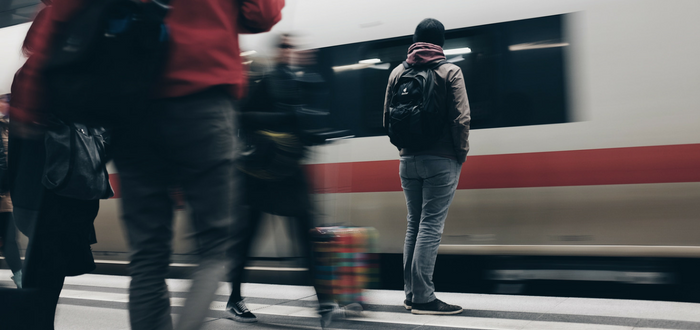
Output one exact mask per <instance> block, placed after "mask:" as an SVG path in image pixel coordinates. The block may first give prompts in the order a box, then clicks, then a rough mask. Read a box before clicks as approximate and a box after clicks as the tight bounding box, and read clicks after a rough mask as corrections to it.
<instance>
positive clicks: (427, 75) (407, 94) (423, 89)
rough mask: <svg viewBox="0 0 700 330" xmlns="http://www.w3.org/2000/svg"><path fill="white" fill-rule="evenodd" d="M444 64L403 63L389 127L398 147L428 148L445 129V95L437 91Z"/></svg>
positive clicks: (392, 140) (392, 104) (388, 132)
mask: <svg viewBox="0 0 700 330" xmlns="http://www.w3.org/2000/svg"><path fill="white" fill-rule="evenodd" d="M445 63H447V61H444V60H443V61H439V62H437V63H429V64H427V65H421V66H411V65H409V64H408V63H407V62H405V61H404V62H403V66H404V68H405V70H404V71H403V73H401V76H399V78H398V79H397V81H396V84H395V85H394V86H392V87H391V98H390V101H389V118H388V123H387V126H386V127H387V134H388V135H389V138H390V140H391V143H392V144H393V145H395V146H396V147H397V148H399V149H402V148H410V149H413V150H421V149H426V148H429V147H430V146H432V145H433V144H435V143H436V142H437V140H438V139H439V138H440V136H441V135H442V133H443V131H444V130H445V124H446V119H445V118H446V114H445V109H444V108H445V101H444V100H445V92H444V91H439V90H438V89H437V88H435V87H436V83H435V75H436V74H435V69H437V68H438V67H439V66H441V65H443V64H445Z"/></svg>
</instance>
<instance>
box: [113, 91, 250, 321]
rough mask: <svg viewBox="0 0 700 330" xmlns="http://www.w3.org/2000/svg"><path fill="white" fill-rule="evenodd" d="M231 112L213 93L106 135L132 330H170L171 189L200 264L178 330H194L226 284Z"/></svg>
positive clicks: (159, 105) (165, 103)
mask: <svg viewBox="0 0 700 330" xmlns="http://www.w3.org/2000/svg"><path fill="white" fill-rule="evenodd" d="M234 134H235V123H234V106H233V102H232V100H231V98H230V96H229V95H228V94H226V93H225V92H224V91H223V90H220V89H216V88H215V89H210V90H207V91H204V92H201V93H197V94H193V95H189V96H185V97H179V98H170V99H163V100H158V101H155V102H153V104H152V105H151V106H150V108H149V109H148V111H147V112H146V113H145V114H144V115H143V116H142V117H140V118H138V119H135V120H134V121H133V123H132V125H130V126H128V127H123V128H119V129H115V131H114V132H113V147H114V162H115V164H116V166H117V169H118V171H119V176H120V181H121V193H122V209H123V213H122V218H123V221H124V224H125V227H126V234H127V238H128V241H129V246H130V250H131V264H130V273H131V285H130V288H129V318H130V322H131V329H133V330H170V329H172V328H173V325H172V321H171V317H170V300H169V293H168V288H167V285H166V283H165V277H166V274H167V272H168V267H169V264H170V256H171V253H172V238H173V201H172V200H171V198H170V194H169V192H170V189H171V188H172V187H173V186H179V187H181V188H182V190H183V193H184V197H185V200H186V201H187V202H188V204H189V206H190V208H191V214H190V220H191V222H192V228H193V229H194V236H193V238H194V240H195V244H196V248H197V250H196V251H195V252H196V253H197V255H198V256H199V258H200V260H199V268H198V270H197V272H196V273H195V275H194V278H193V282H192V287H191V288H190V292H189V293H188V296H187V300H186V303H185V307H184V308H183V313H182V314H181V315H180V321H179V323H178V329H197V328H198V327H199V325H200V324H201V322H202V321H203V320H204V317H205V316H206V315H207V314H208V312H209V304H210V303H211V301H212V300H213V297H214V293H215V291H216V290H217V289H218V285H219V281H220V280H223V279H224V277H225V271H226V270H225V268H226V267H225V266H226V264H227V263H228V259H227V258H226V248H227V245H228V242H229V231H230V228H231V223H232V221H233V218H232V214H231V212H232V209H233V201H234V199H235V195H234V193H235V191H234V189H233V185H234V182H235V176H234V172H233V160H234V157H235V144H236V137H235V135H234Z"/></svg>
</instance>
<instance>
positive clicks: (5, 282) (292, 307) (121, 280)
mask: <svg viewBox="0 0 700 330" xmlns="http://www.w3.org/2000/svg"><path fill="white" fill-rule="evenodd" d="M10 275H11V273H10V272H9V270H4V269H3V270H0V286H4V287H10V286H12V285H13V283H12V282H11V281H10ZM128 285H129V277H127V276H112V275H91V274H88V275H83V276H77V277H69V278H67V279H66V282H65V285H64V289H63V292H62V294H61V299H60V301H59V306H58V309H57V315H56V329H57V330H83V329H86V330H87V329H90V330H94V329H101V330H122V329H129V323H128V311H127V302H128ZM189 285H190V282H189V281H188V280H179V279H172V280H168V286H169V289H170V293H171V305H172V306H173V308H172V311H173V317H174V318H177V315H178V313H179V312H180V311H181V309H182V306H183V304H184V297H185V293H186V292H187V290H188V288H189ZM228 293H229V286H228V284H226V283H222V284H221V287H220V288H219V291H218V292H217V297H216V300H215V301H214V302H213V303H212V305H211V312H210V315H209V316H210V317H209V318H208V319H207V320H206V323H205V325H204V327H203V329H204V330H223V329H321V325H320V320H319V318H318V316H317V314H316V306H317V303H316V297H315V294H314V291H313V288H311V287H306V286H288V285H268V284H244V286H243V295H244V296H245V297H247V298H246V304H247V305H248V307H249V308H250V309H251V311H252V312H253V313H254V314H256V315H257V317H258V322H257V323H253V324H244V323H237V322H234V321H232V320H229V319H227V318H226V312H225V305H226V301H227V298H228ZM438 298H440V299H442V300H444V301H446V302H448V303H451V304H457V305H460V306H462V307H463V308H464V312H462V313H461V314H459V315H454V316H424V315H413V314H411V313H410V312H409V311H406V310H405V309H404V307H403V299H404V296H403V292H401V291H389V290H368V291H367V292H366V300H367V301H366V303H367V306H366V309H365V311H364V312H362V315H361V316H359V317H349V318H346V319H339V320H335V321H334V322H333V323H332V324H331V326H330V327H328V328H326V329H383V330H389V329H412V330H427V329H456V328H457V329H475V330H477V329H478V330H481V329H484V330H485V329H494V330H495V329H499V330H511V329H540V330H548V329H553V330H554V329H557V330H583V329H586V330H588V329H601V330H632V329H635V330H642V329H643V330H658V329H700V304H693V303H680V302H659V301H643V300H619V299H586V298H563V297H537V296H514V295H492V294H463V293H442V292H440V293H438Z"/></svg>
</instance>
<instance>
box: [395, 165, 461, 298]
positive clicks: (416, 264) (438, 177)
mask: <svg viewBox="0 0 700 330" xmlns="http://www.w3.org/2000/svg"><path fill="white" fill-rule="evenodd" d="M461 169H462V165H461V164H459V163H457V161H456V160H453V159H449V158H445V157H439V156H429V155H418V156H401V165H400V167H399V174H400V175H401V186H402V187H403V191H404V194H405V195H406V205H407V207H408V228H407V229H406V241H405V242H404V252H403V278H404V291H405V293H406V299H407V300H408V301H412V302H413V303H416V304H423V303H427V302H431V301H433V300H435V285H434V284H433V270H434V269H435V259H436V258H437V252H438V246H439V245H440V239H441V237H442V231H443V229H444V228H445V218H446V217H447V210H448V208H449V207H450V204H451V203H452V198H453V197H454V194H455V190H456V189H457V183H458V182H459V174H460V171H461Z"/></svg>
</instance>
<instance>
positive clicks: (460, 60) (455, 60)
mask: <svg viewBox="0 0 700 330" xmlns="http://www.w3.org/2000/svg"><path fill="white" fill-rule="evenodd" d="M462 61H464V57H463V56H457V57H453V58H451V59H449V60H447V62H450V63H457V62H462Z"/></svg>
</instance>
